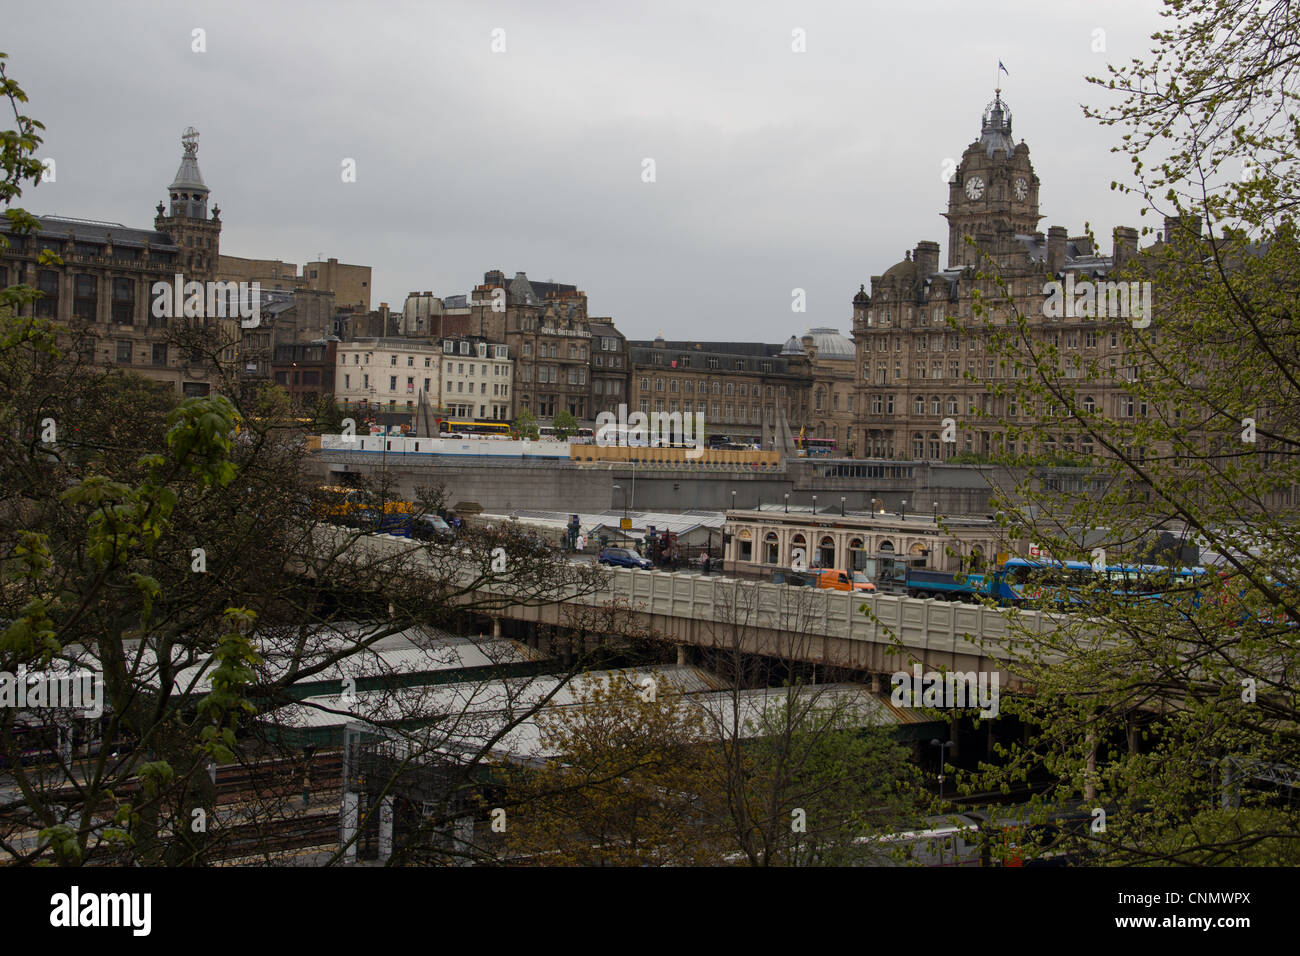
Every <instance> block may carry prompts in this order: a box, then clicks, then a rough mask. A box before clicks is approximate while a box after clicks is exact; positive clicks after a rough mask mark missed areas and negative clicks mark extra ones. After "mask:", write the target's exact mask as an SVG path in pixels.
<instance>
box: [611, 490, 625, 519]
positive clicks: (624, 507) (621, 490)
mask: <svg viewBox="0 0 1300 956" xmlns="http://www.w3.org/2000/svg"><path fill="white" fill-rule="evenodd" d="M615 488H617V489H618V490H619V491H622V490H623V486H622V485H610V489H611V490H613V489H615ZM623 517H624V518H626V517H627V495H624V496H623Z"/></svg>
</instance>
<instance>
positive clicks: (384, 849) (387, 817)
mask: <svg viewBox="0 0 1300 956" xmlns="http://www.w3.org/2000/svg"><path fill="white" fill-rule="evenodd" d="M392 855H393V798H392V797H384V799H383V800H381V801H380V802H379V862H380V863H383V862H385V861H386V860H387V859H388V858H389V857H390V856H392Z"/></svg>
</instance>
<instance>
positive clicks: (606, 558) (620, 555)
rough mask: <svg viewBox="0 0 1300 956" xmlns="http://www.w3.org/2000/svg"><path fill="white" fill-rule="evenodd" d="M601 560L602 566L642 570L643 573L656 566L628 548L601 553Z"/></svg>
mask: <svg viewBox="0 0 1300 956" xmlns="http://www.w3.org/2000/svg"><path fill="white" fill-rule="evenodd" d="M599 560H600V563H601V564H608V565H611V566H612V567H616V568H640V569H641V570H642V571H649V570H650V569H651V568H652V567H653V566H654V565H652V564H651V563H650V562H649V561H647V560H646V559H645V558H643V557H641V556H640V555H639V554H637V553H636V552H635V551H629V550H628V549H627V548H606V549H605V550H604V551H602V552H600V559H599Z"/></svg>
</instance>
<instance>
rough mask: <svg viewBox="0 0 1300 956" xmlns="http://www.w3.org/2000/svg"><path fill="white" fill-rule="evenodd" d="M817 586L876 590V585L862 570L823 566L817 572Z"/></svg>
mask: <svg viewBox="0 0 1300 956" xmlns="http://www.w3.org/2000/svg"><path fill="white" fill-rule="evenodd" d="M816 574H817V586H818V587H819V588H825V589H827V590H831V591H874V590H875V589H876V586H875V585H874V584H872V583H871V582H870V581H868V580H867V576H866V575H865V574H863V573H862V572H861V571H853V572H849V571H840V570H838V569H835V568H822V569H819V570H818V571H817V572H816Z"/></svg>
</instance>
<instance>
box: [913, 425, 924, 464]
mask: <svg viewBox="0 0 1300 956" xmlns="http://www.w3.org/2000/svg"><path fill="white" fill-rule="evenodd" d="M912 457H913V458H918V459H919V458H924V457H925V436H924V435H922V434H921V433H920V432H917V433H916V434H914V435H913V436H912Z"/></svg>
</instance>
